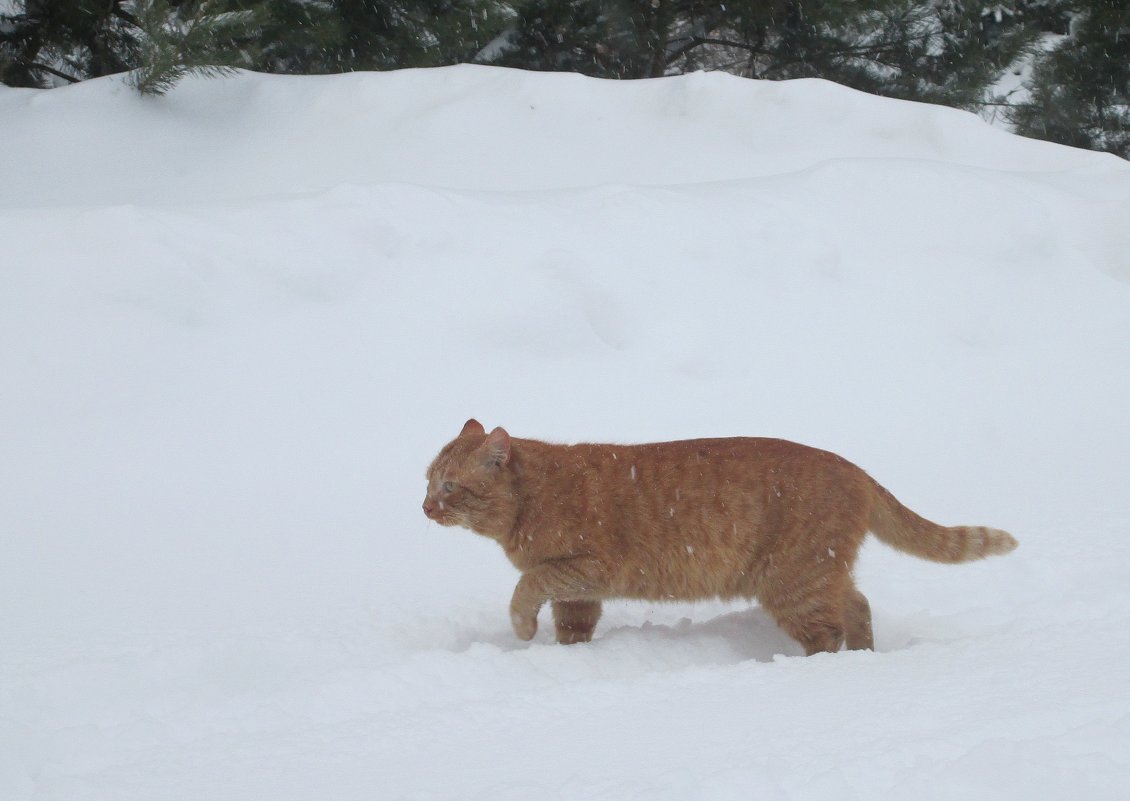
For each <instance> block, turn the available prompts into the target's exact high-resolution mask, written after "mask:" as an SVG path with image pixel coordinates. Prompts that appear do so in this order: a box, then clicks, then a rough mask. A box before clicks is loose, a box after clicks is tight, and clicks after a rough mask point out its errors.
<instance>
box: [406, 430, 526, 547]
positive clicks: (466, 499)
mask: <svg viewBox="0 0 1130 801" xmlns="http://www.w3.org/2000/svg"><path fill="white" fill-rule="evenodd" d="M427 479H428V491H427V494H426V495H425V496H424V514H425V515H427V516H428V517H429V518H430V519H432V520H434V521H436V522H437V523H439V524H440V525H441V526H463V527H464V528H469V529H471V530H472V531H475V532H477V533H479V534H485V535H486V536H489V537H498V536H501V535H502V534H505V533H506V532H508V531H509V530H510V527H511V526H512V525H513V523H514V516H515V504H516V502H515V497H514V475H513V472H512V471H511V470H510V435H509V434H507V433H506V431H505V430H504V429H502V428H496V429H494V430H493V431H491V432H490V434H487V433H486V430H485V429H484V428H483V426H482V424H481V423H479V422H478V421H477V420H468V421H467V422H466V424H464V426H463V430H462V431H460V432H459V436H458V437H456V438H455V439H453V440H452V441H451V442H449V443H447V445H445V446H444V448H443V450H441V451H440V452H439V455H438V456H436V458H435V460H434V461H433V462H432V464H431V467H429V468H428V473H427Z"/></svg>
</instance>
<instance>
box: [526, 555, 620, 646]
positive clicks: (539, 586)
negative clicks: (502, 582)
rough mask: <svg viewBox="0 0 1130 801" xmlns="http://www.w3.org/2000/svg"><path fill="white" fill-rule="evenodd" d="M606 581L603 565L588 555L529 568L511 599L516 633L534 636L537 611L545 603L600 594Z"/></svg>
mask: <svg viewBox="0 0 1130 801" xmlns="http://www.w3.org/2000/svg"><path fill="white" fill-rule="evenodd" d="M604 585H605V581H604V570H603V568H602V566H601V565H600V563H599V562H597V561H596V560H595V559H591V558H589V557H576V558H570V559H555V560H553V561H550V562H545V563H543V564H540V565H538V566H537V567H534V568H531V569H530V570H527V571H526V572H524V573H523V574H522V578H520V579H518V586H517V587H515V588H514V595H513V597H512V598H511V599H510V623H511V625H512V626H513V627H514V633H515V634H516V635H517V636H518V639H520V640H532V639H533V637H534V635H535V634H536V633H537V630H538V612H539V611H540V610H541V607H542V605H543V604H545V603H546V602H547V601H575V600H581V599H584V598H591V597H593V596H594V595H595V596H599V595H601V594H602V593H603V590H604ZM597 609H598V610H599V605H598V606H597ZM597 615H599V611H598V612H597ZM595 624H596V621H595V620H593V625H594V626H595ZM590 636H591V632H590Z"/></svg>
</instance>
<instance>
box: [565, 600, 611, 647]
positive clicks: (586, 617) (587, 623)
mask: <svg viewBox="0 0 1130 801" xmlns="http://www.w3.org/2000/svg"><path fill="white" fill-rule="evenodd" d="M600 612H601V607H600V601H554V602H553V622H554V625H555V626H556V628H557V642H559V643H561V644H562V645H573V644H574V643H578V642H589V641H590V640H591V639H592V633H593V631H594V630H595V629H596V622H597V621H598V620H600Z"/></svg>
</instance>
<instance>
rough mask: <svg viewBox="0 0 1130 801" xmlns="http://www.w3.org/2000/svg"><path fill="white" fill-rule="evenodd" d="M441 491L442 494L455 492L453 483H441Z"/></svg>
mask: <svg viewBox="0 0 1130 801" xmlns="http://www.w3.org/2000/svg"><path fill="white" fill-rule="evenodd" d="M443 491H444V492H455V482H454V481H445V482H443Z"/></svg>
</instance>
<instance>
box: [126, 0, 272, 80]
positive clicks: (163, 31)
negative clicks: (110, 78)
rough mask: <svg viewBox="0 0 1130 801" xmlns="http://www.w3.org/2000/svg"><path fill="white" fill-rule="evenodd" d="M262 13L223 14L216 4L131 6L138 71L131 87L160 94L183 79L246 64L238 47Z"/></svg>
mask: <svg viewBox="0 0 1130 801" xmlns="http://www.w3.org/2000/svg"><path fill="white" fill-rule="evenodd" d="M260 14H261V10H260V9H257V8H255V7H250V8H246V9H242V10H241V9H239V8H238V7H237V8H236V10H227V9H226V8H225V7H223V5H222V0H221V2H210V1H209V0H195V1H193V0H188V1H187V2H181V3H179V4H177V5H174V4H173V3H172V2H170V0H139V2H138V3H137V8H136V15H135V19H136V25H137V34H136V35H137V62H136V63H137V67H136V69H134V70H133V72H132V73H131V74H130V78H129V80H130V83H131V85H133V86H134V87H135V88H136V89H137V90H138V91H139V92H141V93H142V94H147V95H161V94H164V93H166V92H167V91H169V89H171V88H172V87H173V86H174V85H175V84H176V82H177V81H179V80H180V79H181V78H183V77H184V76H185V75H191V74H196V75H204V76H218V75H225V74H229V73H231V72H232V71H233V69H234V67H236V66H241V65H245V64H248V63H249V62H250V58H249V57H248V54H247V51H246V50H245V49H243V48H241V47H240V41H241V40H244V41H246V40H248V39H249V38H251V36H252V32H253V31H255V30H257V28H258V25H257V22H258V20H259V18H260Z"/></svg>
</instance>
